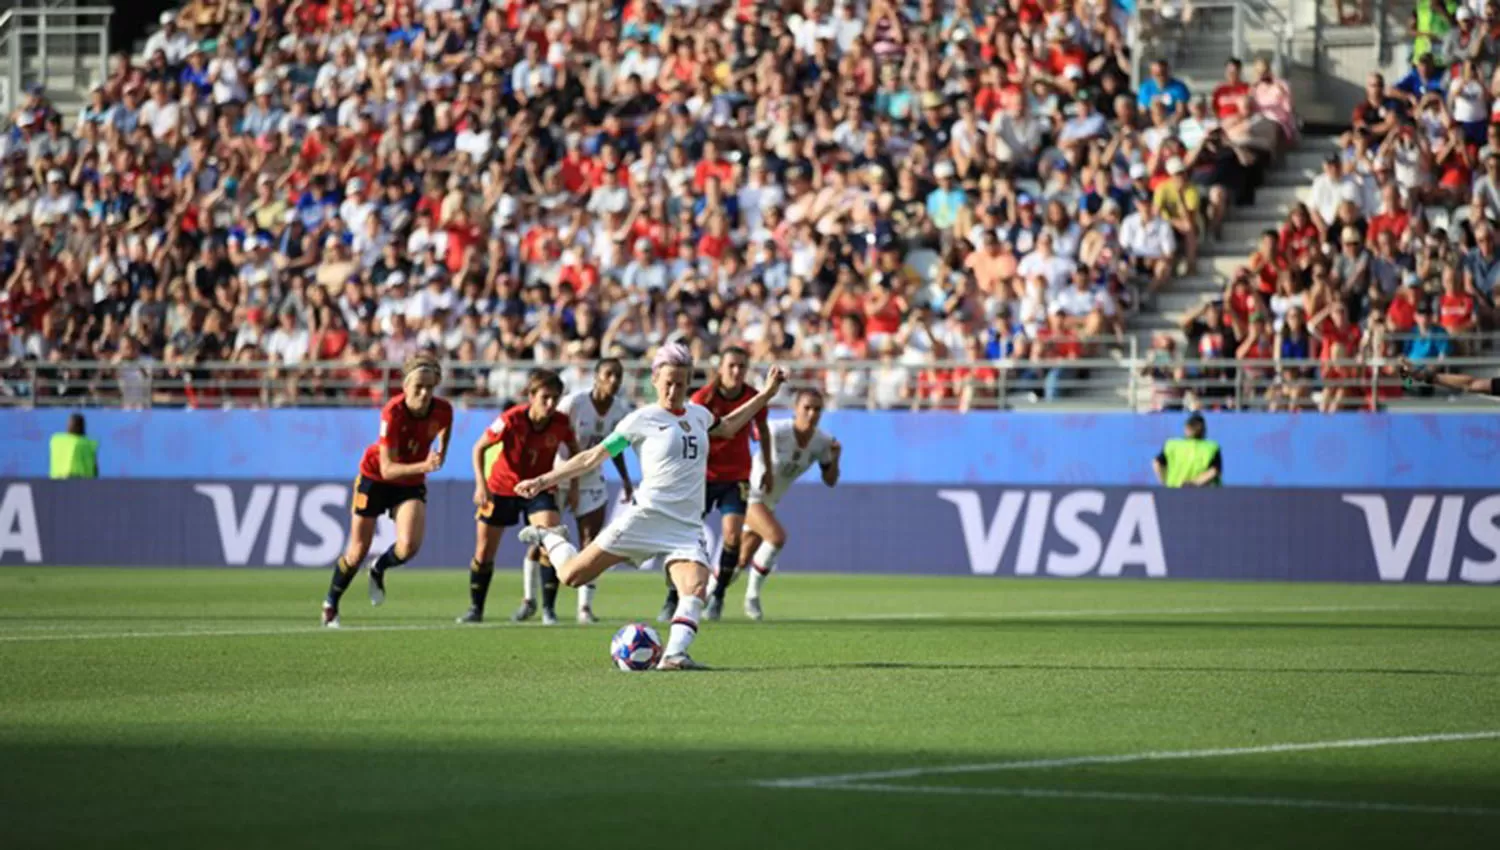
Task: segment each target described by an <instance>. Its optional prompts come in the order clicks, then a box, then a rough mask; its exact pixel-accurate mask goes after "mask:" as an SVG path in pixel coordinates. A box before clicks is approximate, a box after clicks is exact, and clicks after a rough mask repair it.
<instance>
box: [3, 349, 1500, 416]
mask: <svg viewBox="0 0 1500 850" xmlns="http://www.w3.org/2000/svg"><path fill="white" fill-rule="evenodd" d="M1413 339H1415V337H1412V336H1403V335H1389V336H1387V337H1386V338H1385V341H1386V343H1387V346H1386V348H1385V350H1384V353H1383V354H1381V355H1376V356H1357V357H1346V358H1338V359H1322V360H1318V359H1296V360H1283V359H1281V358H1255V359H1232V358H1214V359H1204V358H1185V357H1183V356H1182V355H1181V353H1180V352H1181V348H1180V347H1179V348H1178V349H1176V350H1174V351H1172V352H1167V351H1165V350H1162V349H1151V350H1147V351H1141V350H1140V349H1139V346H1138V345H1137V343H1136V341H1135V338H1134V337H1129V338H1126V339H1124V340H1119V339H1116V338H1113V337H1108V338H1092V339H1088V338H1085V339H1083V340H1081V341H1079V345H1080V347H1081V348H1082V349H1083V352H1084V355H1085V356H1082V357H1073V358H1055V357H1041V356H1023V357H1002V358H997V359H985V360H951V359H950V360H938V361H932V362H925V361H920V360H917V359H905V358H900V357H896V358H891V359H886V360H879V359H876V360H868V359H867V360H843V361H789V362H785V363H783V366H785V367H786V368H787V369H788V371H789V374H790V378H791V380H790V382H789V389H788V392H787V393H785V394H783V397H782V398H781V399H779V400H778V404H783V405H784V404H786V403H787V402H789V401H790V397H791V390H792V389H795V388H800V387H815V388H818V389H821V390H823V391H824V393H825V394H826V395H827V396H828V399H829V405H830V406H831V407H837V408H845V409H867V410H960V411H968V410H1012V409H1020V410H1024V409H1029V408H1033V407H1034V408H1038V409H1047V408H1059V407H1070V408H1074V409H1090V410H1100V411H1104V410H1134V411H1151V410H1160V409H1175V408H1178V407H1181V406H1184V405H1187V406H1190V407H1192V406H1202V407H1209V408H1228V409H1237V410H1286V409H1301V410H1315V409H1325V408H1326V409H1329V410H1359V409H1380V408H1400V407H1405V406H1414V407H1428V406H1431V404H1432V399H1431V396H1430V395H1429V394H1423V393H1408V392H1405V389H1406V388H1405V387H1403V386H1402V382H1401V379H1400V377H1399V375H1398V374H1397V365H1398V362H1399V359H1400V354H1399V352H1401V351H1404V350H1406V346H1407V345H1408V344H1409V343H1410V342H1411V341H1412V340H1413ZM1497 341H1500V337H1497V335H1496V334H1463V335H1454V336H1452V337H1450V338H1449V342H1450V344H1451V346H1452V347H1453V355H1452V356H1447V357H1444V358H1443V359H1442V361H1441V365H1442V366H1443V368H1450V369H1457V370H1463V371H1495V370H1500V356H1497V355H1495V354H1494V353H1491V352H1493V351H1495V350H1496V349H1497V348H1500V346H1497V345H1496V343H1497ZM539 366H544V367H547V368H552V369H556V370H557V371H559V372H561V373H562V374H563V377H564V381H565V383H566V384H567V385H568V387H569V389H575V388H578V387H581V386H588V385H589V383H590V381H591V372H592V361H585V360H575V361H566V362H550V363H535V362H529V361H527V362H521V361H500V362H480V361H468V362H464V361H455V360H450V361H447V362H446V363H445V375H444V385H443V390H442V392H443V394H445V395H448V396H451V397H453V398H454V399H455V401H457V402H458V403H459V404H461V405H463V406H468V407H478V408H483V407H498V406H501V405H504V404H507V403H509V402H510V401H513V400H515V399H516V398H517V397H518V396H519V395H520V394H521V393H522V389H523V388H524V386H525V382H526V375H527V374H528V373H529V372H530V371H531V370H532V369H534V368H537V367H539ZM625 367H626V380H625V383H624V392H625V393H626V395H627V397H629V398H631V399H633V400H635V401H637V402H639V401H644V400H649V399H650V398H651V397H652V396H653V392H652V389H651V386H650V364H649V363H648V362H646V361H639V360H632V361H627V362H626V363H625ZM400 376H401V372H400V364H399V363H396V362H369V361H359V362H344V361H338V362H334V361H306V362H299V363H292V364H289V363H274V362H264V361H240V362H226V361H204V362H194V361H189V360H185V361H182V362H166V363H163V362H158V361H150V360H132V361H125V362H104V361H54V362H39V361H35V360H25V361H18V362H12V363H10V364H8V365H5V366H0V407H7V406H8V407H57V406H62V407H121V408H127V409H145V408H151V407H191V408H227V409H255V408H267V407H371V406H376V405H379V404H381V403H383V402H384V401H386V400H387V399H389V398H390V397H391V396H392V395H394V394H395V393H397V392H399V391H400V387H401V379H400ZM1333 390H1338V391H1339V392H1338V393H1337V395H1336V396H1334V395H1333V394H1331V393H1330V391H1333ZM1445 403H1446V404H1447V405H1449V406H1452V405H1455V404H1456V405H1459V406H1464V405H1475V404H1478V402H1476V401H1475V400H1473V399H1465V398H1462V397H1455V398H1453V399H1448V400H1447V401H1446V402H1445Z"/></svg>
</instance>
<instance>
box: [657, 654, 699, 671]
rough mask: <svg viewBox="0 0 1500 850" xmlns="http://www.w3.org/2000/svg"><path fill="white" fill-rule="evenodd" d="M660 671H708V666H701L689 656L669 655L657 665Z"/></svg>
mask: <svg viewBox="0 0 1500 850" xmlns="http://www.w3.org/2000/svg"><path fill="white" fill-rule="evenodd" d="M656 669H658V670H707V669H709V666H708V665H707V664H699V663H698V662H696V661H694V660H693V659H692V658H691V657H690V656H688V655H668V656H667V657H666V658H663V659H662V660H661V663H660V664H657V665H656Z"/></svg>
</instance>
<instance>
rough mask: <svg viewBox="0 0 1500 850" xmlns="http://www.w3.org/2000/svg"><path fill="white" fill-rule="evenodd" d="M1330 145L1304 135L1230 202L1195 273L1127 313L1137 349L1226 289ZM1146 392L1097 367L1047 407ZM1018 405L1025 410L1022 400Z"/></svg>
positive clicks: (1089, 405) (1107, 403)
mask: <svg viewBox="0 0 1500 850" xmlns="http://www.w3.org/2000/svg"><path fill="white" fill-rule="evenodd" d="M1332 149H1333V140H1332V139H1331V138H1329V137H1327V136H1318V137H1310V138H1308V137H1304V138H1303V140H1302V143H1301V145H1300V146H1299V147H1298V148H1296V149H1295V150H1292V151H1290V152H1288V153H1287V154H1286V155H1285V156H1283V157H1282V159H1281V161H1280V162H1278V163H1276V165H1275V166H1274V168H1273V169H1272V170H1271V172H1270V173H1269V174H1267V179H1266V184H1265V185H1264V186H1262V187H1261V189H1260V191H1258V192H1257V193H1256V197H1255V205H1254V206H1251V207H1231V208H1230V212H1229V217H1228V219H1227V220H1226V223H1225V225H1224V237H1223V238H1222V239H1219V240H1213V241H1210V242H1209V243H1208V244H1206V245H1205V246H1204V247H1203V250H1202V252H1201V256H1200V257H1199V261H1198V272H1197V274H1193V275H1189V276H1186V277H1180V278H1176V279H1174V280H1173V281H1172V282H1171V284H1169V285H1168V287H1167V288H1166V289H1164V290H1163V291H1162V292H1161V293H1160V294H1158V296H1157V299H1156V303H1155V304H1154V305H1153V306H1152V308H1151V309H1149V310H1143V311H1142V312H1140V313H1139V314H1137V315H1135V316H1133V317H1131V320H1130V323H1129V324H1130V327H1129V330H1128V331H1127V332H1126V333H1127V336H1128V337H1129V338H1131V340H1132V342H1133V345H1134V348H1135V350H1136V351H1137V352H1140V353H1144V352H1146V351H1149V350H1150V348H1151V340H1152V337H1154V336H1155V335H1156V334H1158V333H1161V332H1164V331H1165V332H1170V333H1173V334H1174V335H1176V336H1178V337H1179V338H1180V333H1179V332H1178V328H1179V326H1180V324H1181V322H1182V320H1183V318H1184V317H1185V316H1186V315H1187V314H1188V313H1190V312H1191V311H1193V310H1194V309H1196V308H1197V306H1198V305H1199V304H1201V303H1203V300H1204V299H1205V298H1209V297H1213V296H1216V295H1219V294H1220V293H1222V292H1223V291H1224V287H1225V285H1226V284H1227V283H1228V281H1229V279H1230V278H1231V277H1232V276H1233V274H1234V272H1235V270H1236V269H1238V268H1239V267H1240V266H1242V265H1244V264H1245V263H1246V262H1247V261H1248V260H1249V259H1250V254H1251V253H1253V252H1254V250H1255V244H1256V242H1257V241H1258V239H1259V238H1260V234H1261V233H1262V232H1264V231H1266V230H1268V229H1274V228H1277V227H1279V226H1280V225H1281V222H1282V221H1284V220H1285V218H1286V215H1287V213H1289V212H1290V211H1291V208H1292V206H1293V205H1294V204H1295V203H1297V202H1298V201H1299V200H1302V199H1303V198H1304V197H1305V196H1306V194H1307V192H1308V190H1309V188H1310V187H1311V185H1312V181H1313V178H1314V177H1316V176H1317V174H1318V171H1319V169H1320V167H1321V163H1322V161H1323V157H1325V156H1327V154H1328V151H1330V150H1332ZM1127 353H1128V351H1127ZM1146 395H1147V390H1146V388H1145V387H1138V388H1137V397H1136V398H1131V394H1130V375H1129V374H1128V372H1127V370H1125V369H1108V370H1096V371H1095V372H1094V374H1093V375H1092V376H1091V379H1090V381H1089V386H1088V387H1087V388H1084V389H1079V390H1077V391H1075V392H1072V393H1069V394H1068V396H1067V397H1066V399H1065V400H1064V401H1062V402H1059V403H1053V404H1050V405H1047V406H1046V408H1047V409H1050V410H1057V409H1058V408H1059V406H1061V407H1064V408H1066V407H1075V408H1078V409H1102V408H1112V409H1119V408H1121V407H1123V406H1136V407H1138V408H1140V409H1144V408H1145V406H1146V405H1147V404H1148V403H1149V398H1147V397H1146ZM1016 409H1018V410H1023V409H1025V406H1024V405H1021V406H1019V407H1017V408H1016Z"/></svg>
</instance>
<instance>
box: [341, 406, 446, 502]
mask: <svg viewBox="0 0 1500 850" xmlns="http://www.w3.org/2000/svg"><path fill="white" fill-rule="evenodd" d="M451 427H453V405H451V404H449V403H448V402H447V401H445V400H443V399H440V398H433V400H432V403H431V404H429V405H428V406H427V415H426V416H418V415H417V414H415V413H413V412H412V411H411V408H409V407H407V406H406V394H405V393H397V394H396V397H395V398H393V399H391V400H390V401H388V402H386V403H385V407H383V408H381V409H380V439H378V440H376V441H375V442H373V443H371V444H370V447H369V448H367V449H365V456H364V457H363V458H362V459H361V460H360V462H359V474H360V475H363V476H364V477H366V478H369V479H370V480H372V481H384V482H385V483H387V484H399V485H401V486H403V487H414V486H416V485H418V484H422V483H423V482H425V481H426V480H427V476H426V475H408V476H406V477H405V478H391V479H386V478H383V477H381V475H380V447H381V446H387V447H389V448H390V450H391V460H393V461H395V462H396V463H419V462H421V461H423V460H426V458H427V453H428V452H430V451H432V441H433V440H436V439H437V438H438V435H439V434H441V433H443V432H444V431H446V430H447V429H449V428H451Z"/></svg>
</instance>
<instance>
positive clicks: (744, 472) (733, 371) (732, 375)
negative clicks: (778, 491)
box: [657, 348, 774, 623]
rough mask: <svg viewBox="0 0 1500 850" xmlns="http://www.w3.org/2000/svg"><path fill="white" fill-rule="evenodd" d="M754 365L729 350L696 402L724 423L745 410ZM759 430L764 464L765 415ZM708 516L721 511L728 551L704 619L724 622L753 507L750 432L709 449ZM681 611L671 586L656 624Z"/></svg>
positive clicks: (769, 482)
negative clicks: (749, 369)
mask: <svg viewBox="0 0 1500 850" xmlns="http://www.w3.org/2000/svg"><path fill="white" fill-rule="evenodd" d="M749 365H750V355H749V354H747V353H745V350H744V349H743V348H726V349H725V350H724V353H723V354H722V355H720V357H719V368H718V369H716V370H714V374H713V378H712V379H710V380H709V382H708V385H707V386H705V387H702V388H700V389H699V390H698V391H697V392H695V393H693V401H694V402H695V403H697V404H701V405H703V406H704V407H705V408H707V409H708V412H709V413H712V414H714V415H715V416H717V417H718V418H720V419H723V418H724V417H726V416H728V415H729V413H730V412H731V411H733V410H735V409H737V408H738V407H739V406H740V405H742V404H744V403H745V402H747V401H749V400H750V399H751V398H753V397H754V396H755V387H753V386H751V385H750V384H748V383H746V382H745V369H746V368H747V367H748V366H749ZM755 424H756V426H757V428H758V429H759V435H758V437H757V439H759V440H760V460H761V461H762V462H765V461H766V460H767V459H768V458H769V452H770V448H769V447H768V446H767V444H766V440H765V433H766V415H765V412H764V411H761V412H760V413H759V414H757V415H756V417H755ZM773 478H774V474H771V473H768V474H767V475H766V476H765V481H764V485H763V486H765V487H766V488H767V489H769V488H770V487H771V485H772V484H773V483H774V482H773ZM704 494H705V499H704V504H703V516H705V517H707V516H708V515H709V514H710V513H713V511H714V510H715V509H717V510H718V512H719V516H720V518H721V519H720V527H721V530H722V533H723V537H722V538H721V539H722V541H723V544H724V545H723V546H722V547H720V550H719V568H718V569H717V570H715V571H714V577H715V579H716V580H717V582H718V590H717V592H714V593H712V594H710V596H709V598H708V610H707V612H706V613H705V616H707V617H708V619H710V620H717V619H719V615H720V614H721V613H723V610H724V591H725V589H727V588H728V587H729V584H730V583H731V582H732V581H734V571H735V568H736V567H738V566H739V564H740V532H741V531H742V530H743V529H744V527H745V510H746V509H747V508H748V507H749V505H750V429H748V428H746V429H744V430H743V431H740V432H739V433H737V434H734V435H732V436H728V437H715V438H714V439H712V440H710V441H709V446H708V486H707V488H706V489H705V491H704ZM676 610H677V589H676V588H675V587H673V586H672V583H671V577H670V576H669V577H668V581H667V600H666V602H665V603H664V604H663V605H662V609H661V614H660V615H659V616H658V617H657V620H659V621H660V622H663V623H665V622H666V621H667V620H669V619H671V617H672V613H673V612H674V611H676Z"/></svg>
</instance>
